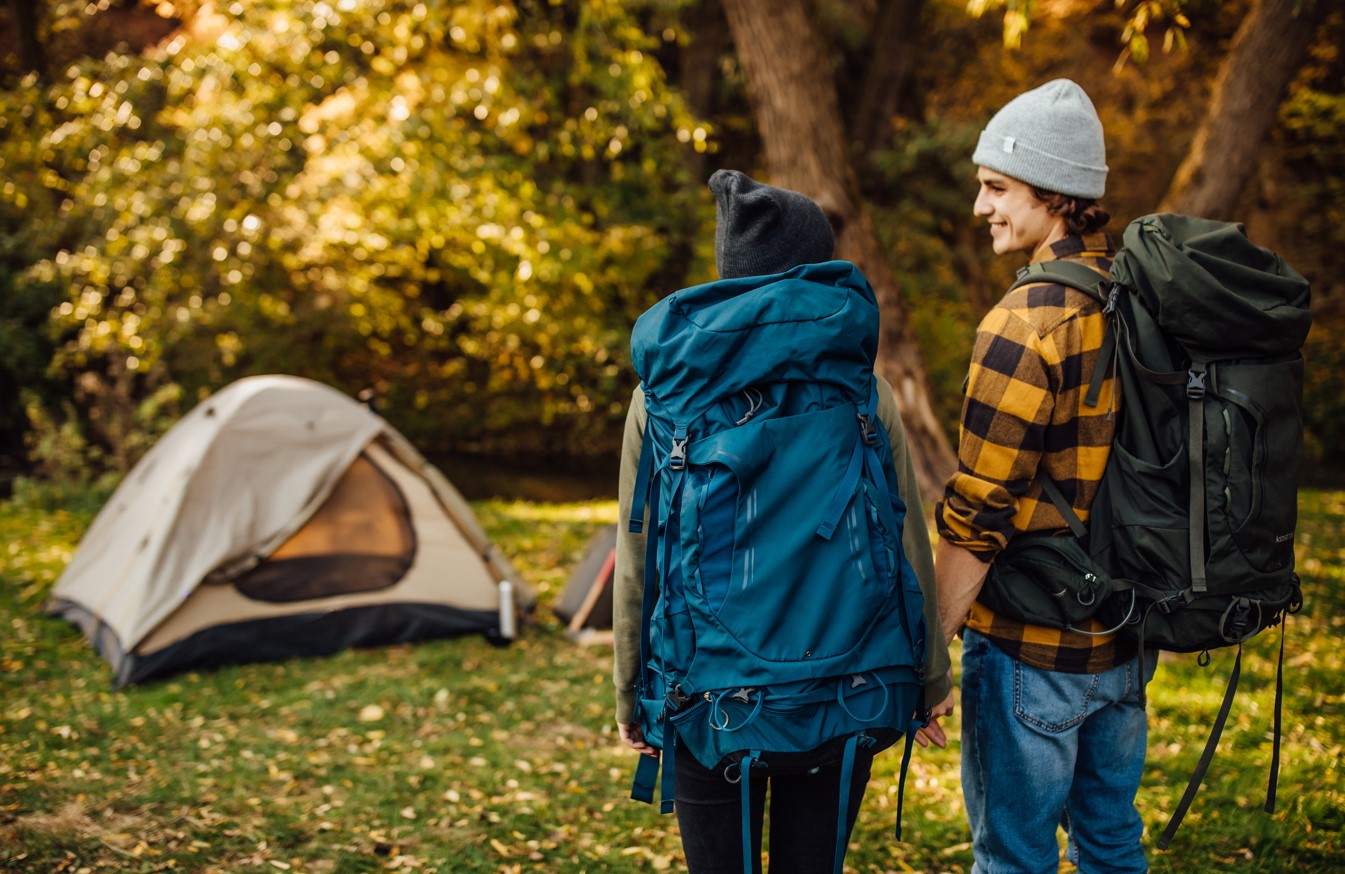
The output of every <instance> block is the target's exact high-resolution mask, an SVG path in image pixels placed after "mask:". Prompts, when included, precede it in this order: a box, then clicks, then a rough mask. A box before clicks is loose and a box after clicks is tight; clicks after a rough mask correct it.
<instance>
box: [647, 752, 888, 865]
mask: <svg viewBox="0 0 1345 874" xmlns="http://www.w3.org/2000/svg"><path fill="white" fill-rule="evenodd" d="M872 766H873V755H872V754H871V753H864V752H862V751H861V752H858V753H856V754H855V764H854V772H853V774H852V776H851V780H850V807H849V819H848V821H847V823H846V826H845V837H844V838H843V840H845V841H847V842H848V841H849V839H850V832H851V831H852V830H853V829H854V827H855V818H856V816H858V814H859V804H860V802H861V801H862V800H863V798H864V790H865V789H866V788H867V787H868V785H869V773H870V771H871V769H872ZM674 767H675V774H674V778H673V779H674V789H673V802H674V805H675V809H676V811H677V825H678V828H679V829H680V830H681V833H682V849H683V851H684V852H685V853H686V857H687V871H688V874H742V871H743V832H742V818H743V817H742V795H741V792H742V790H741V788H740V786H739V785H738V784H737V783H730V782H729V781H728V779H726V778H725V776H724V773H723V772H722V771H712V770H710V769H708V768H706V767H705V766H704V765H702V764H701V763H700V762H698V761H696V757H695V756H693V755H691V753H690V752H688V751H687V749H686V747H684V746H682V744H681V743H680V742H679V743H678V745H677V761H676V762H675V765H674ZM735 771H736V769H735ZM734 777H735V779H736V773H735V774H734ZM768 783H769V785H770V809H771V836H770V841H771V842H770V852H771V865H770V872H771V874H829V872H831V871H832V870H833V869H834V867H835V864H836V817H837V814H838V813H839V812H840V807H839V805H840V785H841V764H840V762H836V763H834V764H832V765H828V766H826V767H824V768H822V769H821V770H819V771H818V772H817V773H815V774H807V773H805V774H794V775H788V776H775V777H770V778H763V777H754V778H753V780H752V783H751V792H752V816H751V822H752V848H753V851H754V852H753V858H754V859H755V863H754V865H753V868H754V870H755V871H756V872H758V874H760V872H761V833H762V819H763V815H764V814H765V811H766V787H767V784H768Z"/></svg>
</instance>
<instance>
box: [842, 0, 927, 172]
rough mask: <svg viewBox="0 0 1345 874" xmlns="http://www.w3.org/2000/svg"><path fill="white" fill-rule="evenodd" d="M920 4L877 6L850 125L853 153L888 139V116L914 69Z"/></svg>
mask: <svg viewBox="0 0 1345 874" xmlns="http://www.w3.org/2000/svg"><path fill="white" fill-rule="evenodd" d="M924 6H925V0H889V2H886V3H882V4H880V6H879V8H878V20H877V22H876V25H875V27H874V31H873V39H872V41H871V44H872V46H873V49H874V50H873V57H872V59H871V60H870V62H869V64H868V73H867V75H866V76H865V77H864V89H863V91H862V93H861V95H860V98H859V104H858V109H857V111H856V112H855V115H854V118H853V119H852V121H851V124H850V135H851V139H852V140H853V141H854V142H855V148H856V151H855V154H857V155H865V154H868V153H869V152H871V151H873V150H874V149H876V148H879V147H881V146H882V145H884V144H885V143H887V142H888V141H889V140H890V139H891V138H892V124H891V122H892V117H893V116H895V115H897V114H898V113H899V112H900V111H901V110H902V108H903V103H904V102H905V101H904V100H903V98H904V97H905V95H906V92H907V90H908V89H909V88H910V81H911V76H912V73H913V72H914V66H915V52H914V48H915V43H916V42H918V40H919V39H920V28H919V27H918V23H919V21H920V13H921V11H922V10H923V9H924Z"/></svg>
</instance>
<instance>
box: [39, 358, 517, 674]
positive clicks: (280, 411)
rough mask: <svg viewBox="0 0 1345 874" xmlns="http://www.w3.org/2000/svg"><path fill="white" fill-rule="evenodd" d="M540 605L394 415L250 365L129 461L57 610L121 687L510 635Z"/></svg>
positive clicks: (67, 577)
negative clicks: (254, 371)
mask: <svg viewBox="0 0 1345 874" xmlns="http://www.w3.org/2000/svg"><path fill="white" fill-rule="evenodd" d="M535 602H536V599H535V597H534V595H533V593H532V591H531V589H530V588H529V587H528V586H527V585H526V583H525V582H524V581H523V580H522V578H521V577H520V576H519V575H518V573H517V571H516V570H515V569H514V568H513V567H512V566H511V565H510V563H509V562H508V561H507V560H506V559H505V558H504V556H503V555H501V554H500V552H499V551H498V550H497V549H496V548H495V546H494V545H493V544H492V543H491V541H490V540H489V538H488V537H487V536H486V533H485V530H484V529H483V528H482V527H481V524H480V522H479V521H478V520H477V518H476V517H475V515H474V514H473V513H472V510H471V507H470V506H469V505H468V504H467V502H466V500H464V499H463V497H462V495H461V494H460V493H459V492H458V491H457V489H455V488H454V487H453V486H452V485H451V484H450V483H449V482H448V480H447V479H446V478H445V477H444V475H443V474H442V473H441V472H440V471H439V470H438V469H437V468H435V467H434V466H433V465H431V464H430V463H429V462H427V461H426V460H425V458H424V457H423V456H421V454H420V453H419V452H418V451H417V450H416V449H415V448H414V447H413V446H412V445H411V444H410V442H409V441H407V440H406V438H405V437H403V436H402V435H401V434H400V433H398V432H397V431H396V430H395V429H394V428H393V427H392V426H391V425H390V424H388V423H387V422H386V421H385V420H383V419H382V418H381V417H379V416H378V415H377V414H376V413H374V412H373V411H372V410H370V409H369V408H368V407H366V406H365V405H363V404H361V403H359V402H357V401H355V400H353V399H351V398H349V397H347V396H346V395H344V394H342V393H340V392H338V391H337V390H336V389H333V388H331V387H330V386H327V385H323V384H322V383H318V382H313V381H311V380H307V379H301V378H298V377H292V376H255V377H248V378H246V379H241V380H239V381H238V382H235V383H233V384H232V385H230V386H228V387H226V388H224V389H222V390H221V391H219V392H217V393H216V394H215V395H213V396H212V397H210V398H208V399H207V400H205V401H203V402H202V403H200V404H199V405H197V406H196V407H195V408H194V409H193V410H192V411H191V412H190V413H188V414H187V415H186V416H184V417H183V418H182V420H181V421H180V422H178V423H177V424H176V425H174V426H173V428H172V429H171V430H170V431H169V432H168V433H167V434H165V435H164V436H163V437H162V438H161V439H160V440H159V442H158V443H157V444H155V446H154V447H153V448H152V449H151V450H150V452H149V453H148V454H146V455H145V457H144V458H143V459H142V460H141V461H140V463H139V464H137V465H136V466H135V468H134V469H133V470H132V471H131V472H130V473H129V474H128V475H127V477H126V479H125V480H124V481H123V482H122V484H121V486H120V487H119V488H118V489H117V490H116V492H115V493H114V494H113V495H112V497H111V498H110V499H109V500H108V502H107V505H106V506H104V507H103V508H102V510H101V511H100V512H99V514H98V516H97V517H96V518H95V519H94V521H93V524H92V525H91V526H90V527H89V530H88V532H87V533H86V534H85V535H84V538H83V539H82V540H81V542H80V544H79V548H78V549H77V550H76V552H75V555H74V557H73V558H72V560H71V561H70V564H69V565H68V566H67V567H66V569H65V572H64V573H63V574H62V575H61V577H60V579H59V580H57V582H56V585H55V587H54V589H53V590H52V597H51V599H50V601H49V602H48V608H47V609H48V611H49V612H50V613H52V614H54V615H57V616H62V617H64V618H65V619H67V620H69V621H70V622H72V623H74V624H75V625H76V626H78V627H79V628H80V629H81V630H82V631H83V632H84V634H85V636H87V637H88V638H89V640H90V641H91V642H92V643H93V645H94V647H95V648H96V649H97V651H98V652H99V654H101V655H102V656H103V658H105V659H107V661H108V662H109V663H110V664H111V665H112V669H113V672H114V676H115V682H116V685H117V686H118V687H123V686H127V685H129V684H132V683H137V682H141V681H144V680H147V679H150V678H153V677H159V676H163V675H166V674H172V673H176V672H179V671H184V670H187V669H191V668H208V667H213V666H217V665H222V664H231V663H240V662H254V661H270V660H277V659H285V658H290V657H293V656H305V655H326V654H330V653H334V652H337V651H339V650H342V649H345V648H348V647H355V646H375V645H383V644H390V643H399V642H405V641H412V640H420V639H425V638H430V637H444V636H450V635H459V634H469V633H481V634H484V635H486V636H487V637H489V638H490V639H492V640H493V641H496V642H507V641H508V640H510V639H512V637H513V636H514V633H515V629H514V625H515V617H516V616H517V615H518V614H519V613H520V612H522V613H526V612H527V611H530V610H531V609H532V608H533V607H534V606H535Z"/></svg>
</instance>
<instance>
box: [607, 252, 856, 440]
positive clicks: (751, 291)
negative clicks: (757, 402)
mask: <svg viewBox="0 0 1345 874" xmlns="http://www.w3.org/2000/svg"><path fill="white" fill-rule="evenodd" d="M877 350H878V303H877V300H876V299H875V297H874V293H873V289H872V288H871V287H870V286H869V282H868V280H867V279H866V278H865V277H864V274H863V273H861V272H860V271H859V268H857V267H855V265H853V264H851V263H850V262H848V261H827V262H825V263H821V264H803V265H800V266H798V267H795V268H793V269H792V270H789V271H786V272H785V273H777V274H774V275H770V276H744V277H741V278H737V279H723V280H719V281H716V282H709V283H705V284H704V285H697V286H693V287H691V288H686V289H683V290H681V291H678V292H675V293H673V294H671V295H669V296H668V297H666V298H664V299H663V300H661V301H659V302H658V303H657V304H655V305H654V306H652V307H651V308H650V309H649V310H648V311H646V312H645V313H644V315H642V316H640V318H639V319H638V320H637V321H636V322H635V328H634V330H633V331H632V333H631V357H632V359H633V364H634V367H635V372H636V373H637V374H638V375H639V377H640V381H641V383H642V384H643V385H644V389H645V392H646V394H648V395H651V396H654V397H656V398H657V400H658V401H659V402H660V403H661V404H662V405H663V407H664V409H666V410H667V411H668V413H669V414H670V415H673V416H675V417H677V419H678V420H679V421H681V422H683V423H688V424H689V423H690V421H691V420H693V419H695V418H696V416H698V415H700V413H701V412H703V411H704V410H705V409H707V408H708V407H709V406H711V405H712V404H713V403H714V402H715V401H717V400H718V399H720V398H723V397H726V396H729V395H734V394H737V393H738V392H741V391H742V390H744V389H746V388H748V387H750V386H753V385H758V384H761V383H766V382H782V381H806V382H835V383H840V384H841V385H842V388H844V389H845V390H847V392H849V394H850V395H851V396H853V397H856V398H863V397H867V396H868V393H869V380H870V376H869V374H870V373H871V372H872V369H873V362H874V358H875V356H876V354H877ZM838 365H839V366H838ZM846 365H850V366H846Z"/></svg>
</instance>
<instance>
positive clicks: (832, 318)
mask: <svg viewBox="0 0 1345 874" xmlns="http://www.w3.org/2000/svg"><path fill="white" fill-rule="evenodd" d="M877 335H878V306H877V302H876V300H875V298H874V294H873V290H872V289H871V288H870V286H869V283H868V280H867V279H865V277H864V275H863V274H862V273H861V272H860V271H859V270H858V269H857V268H856V267H855V266H854V265H853V264H850V263H848V262H844V261H831V262H827V263H824V264H808V265H803V266H800V267H796V268H794V269H792V270H790V271H788V272H786V273H782V274H777V275H772V276H754V277H743V278H738V279H729V280H721V281H718V282H712V283H708V284H705V285H700V286H696V287H694V288H689V289H685V290H682V291H679V292H677V293H675V294H673V295H671V296H669V297H667V298H665V299H664V300H663V301H661V302H660V303H658V304H656V305H655V306H654V307H652V308H651V309H650V310H649V311H648V312H646V313H645V314H644V315H642V316H641V317H640V319H639V320H638V321H637V322H636V324H635V329H634V332H633V333H632V336H631V353H632V357H633V361H634V365H635V370H636V372H637V374H638V375H639V377H640V380H641V385H642V387H643V390H644V396H645V405H646V410H647V412H648V421H647V426H646V430H645V433H644V440H643V445H642V452H641V460H640V474H639V477H638V478H637V481H636V485H635V494H634V500H633V502H632V510H631V519H630V526H631V530H632V531H634V532H640V531H642V530H643V531H646V532H647V539H646V550H647V551H646V557H645V584H644V603H643V620H642V624H641V635H640V637H641V640H640V645H641V653H640V659H641V661H640V663H641V666H642V669H641V673H640V677H639V681H638V684H637V692H638V698H639V718H640V721H641V725H642V728H643V731H644V735H645V737H646V739H648V741H649V742H650V743H651V744H653V745H654V746H656V747H658V748H660V749H661V750H662V760H663V775H662V795H661V809H662V812H664V813H667V812H670V811H671V810H672V796H673V792H672V783H673V764H672V762H673V758H674V750H675V749H676V746H677V744H676V741H677V740H678V739H679V738H680V739H681V741H682V743H683V745H684V747H685V750H686V751H689V752H690V753H691V754H692V755H693V756H695V757H696V759H697V760H698V761H699V762H700V763H701V764H702V765H704V766H705V767H707V768H714V769H723V770H724V772H725V775H726V776H728V777H730V778H731V779H735V780H740V781H741V789H742V797H743V804H742V810H743V844H744V846H743V864H744V870H745V871H747V872H748V874H750V872H751V871H752V870H753V859H752V846H751V829H750V827H749V820H748V815H749V811H750V804H749V803H748V801H747V799H748V798H749V791H750V789H749V787H750V784H751V780H752V778H753V776H758V777H760V776H763V775H769V774H771V773H790V772H799V771H806V770H810V769H812V768H815V767H818V766H819V765H821V764H825V763H831V762H835V761H838V760H839V761H840V762H841V763H842V779H841V787H842V790H841V801H840V815H839V826H838V829H837V833H838V834H839V835H844V833H845V823H846V820H847V814H848V811H847V800H848V799H847V794H848V791H847V790H848V786H849V783H850V774H851V767H852V764H853V761H854V757H855V753H856V751H857V750H858V749H859V748H860V747H866V748H873V749H875V751H876V750H877V749H880V748H882V747H885V746H887V745H890V744H892V743H893V742H895V741H896V740H897V739H898V738H900V737H901V736H902V735H903V734H904V735H905V737H906V748H905V749H906V751H905V757H904V758H903V760H902V768H901V779H902V782H903V783H904V781H905V774H906V766H907V763H908V762H909V758H910V754H911V741H912V738H913V736H914V733H915V730H916V729H917V728H919V727H920V726H921V725H923V724H924V723H925V722H926V721H927V717H926V715H925V713H924V653H925V622H924V612H923V597H922V595H921V591H920V587H919V584H918V582H917V580H916V579H915V574H914V573H913V571H912V570H911V566H910V564H909V563H908V562H907V560H906V556H905V553H904V550H903V547H902V531H903V524H904V521H905V511H906V508H905V506H904V504H903V503H902V501H901V499H900V498H899V497H898V491H897V477H896V471H895V469H894V467H893V464H892V454H891V447H890V445H889V441H888V438H887V433H886V431H885V429H884V428H883V427H882V426H881V424H880V423H878V422H877V421H876V415H875V412H876V409H877V382H876V380H875V377H874V375H873V363H874V356H875V353H876V349H877V341H878V336H877ZM646 508H647V509H648V518H647V520H646V518H645V517H646V512H645V511H646ZM658 770H659V768H658V760H656V759H654V758H651V757H648V756H641V760H640V766H639V769H638V771H637V773H636V778H635V785H634V787H633V788H632V791H631V797H633V798H635V799H637V800H641V801H645V802H650V803H652V801H653V795H654V787H655V784H656V782H657V781H658ZM897 816H898V822H897V835H898V837H900V794H899V795H898V814H897ZM837 844H838V846H837V848H836V871H837V872H838V874H839V872H840V870H841V863H842V860H843V859H844V855H845V841H844V840H838V841H837Z"/></svg>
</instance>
